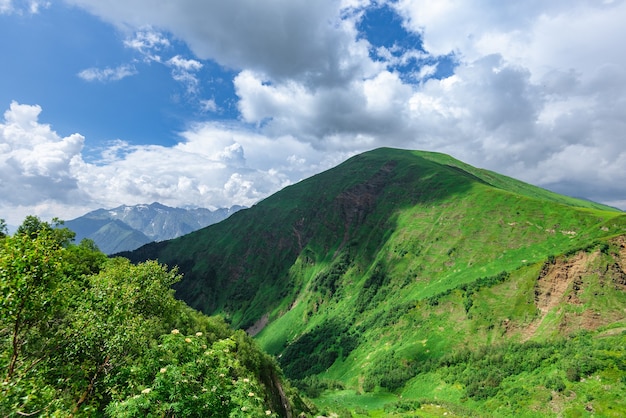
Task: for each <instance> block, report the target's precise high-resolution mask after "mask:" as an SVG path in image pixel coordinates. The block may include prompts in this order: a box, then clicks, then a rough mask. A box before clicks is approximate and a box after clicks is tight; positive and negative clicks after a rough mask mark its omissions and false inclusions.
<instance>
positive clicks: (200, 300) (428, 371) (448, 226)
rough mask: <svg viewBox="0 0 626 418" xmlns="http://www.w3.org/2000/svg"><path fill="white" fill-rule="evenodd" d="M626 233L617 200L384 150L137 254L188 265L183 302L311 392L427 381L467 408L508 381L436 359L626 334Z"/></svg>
mask: <svg viewBox="0 0 626 418" xmlns="http://www.w3.org/2000/svg"><path fill="white" fill-rule="evenodd" d="M625 236H626V214H624V213H623V212H621V211H618V210H616V209H614V208H610V207H607V206H604V205H600V204H597V203H593V202H589V201H585V200H579V199H574V198H570V197H566V196H562V195H558V194H555V193H552V192H549V191H547V190H544V189H541V188H538V187H535V186H531V185H528V184H525V183H523V182H520V181H517V180H515V179H512V178H509V177H506V176H502V175H499V174H497V173H493V172H490V171H486V170H482V169H477V168H474V167H472V166H469V165H467V164H464V163H462V162H460V161H458V160H455V159H454V158H452V157H450V156H447V155H444V154H438V153H428V152H420V151H404V150H397V149H389V148H383V149H377V150H374V151H371V152H367V153H364V154H361V155H358V156H355V157H353V158H351V159H349V160H347V161H346V162H344V163H343V164H341V165H339V166H337V167H335V168H333V169H331V170H328V171H326V172H323V173H321V174H318V175H316V176H313V177H311V178H309V179H306V180H304V181H302V182H300V183H298V184H295V185H292V186H289V187H287V188H285V189H283V190H281V191H280V192H278V193H276V194H274V195H272V196H270V197H268V198H267V199H265V200H263V201H261V202H259V203H258V204H256V205H255V206H253V207H252V208H249V209H246V210H241V211H239V212H237V213H235V214H233V215H232V216H231V217H230V218H228V219H227V220H225V221H223V222H221V223H219V224H216V225H212V226H209V227H207V228H204V229H201V230H199V231H196V232H193V233H191V234H188V235H185V236H182V237H179V238H177V239H174V240H170V241H164V242H160V243H153V244H149V245H146V246H144V247H142V248H140V249H138V250H136V251H134V252H132V253H128V254H127V256H129V258H131V259H132V260H135V261H140V260H145V259H158V260H159V261H161V262H164V263H166V264H168V265H170V266H174V265H177V266H179V268H180V271H181V272H182V273H183V274H184V279H183V280H182V282H180V283H179V284H178V285H177V287H176V290H177V292H176V295H177V297H179V298H182V299H183V300H185V301H186V302H188V303H189V304H190V305H192V306H194V307H196V308H198V309H200V310H202V311H204V312H207V313H221V314H223V315H224V316H226V317H227V318H228V319H229V321H230V322H231V323H232V325H233V326H235V327H241V328H245V329H247V330H248V332H249V333H250V334H252V335H256V336H257V340H258V341H259V342H260V343H261V345H262V346H263V347H264V348H265V349H266V350H268V351H269V352H270V353H272V354H276V355H278V356H279V358H280V363H281V365H282V367H283V369H284V371H285V373H286V374H287V376H288V377H291V378H292V379H296V380H297V381H299V382H301V383H302V385H303V386H305V387H309V388H311V387H313V386H315V385H316V384H313V383H312V382H318V383H319V382H327V381H329V380H331V381H338V382H340V383H341V385H344V386H345V387H347V388H349V389H351V390H354V391H356V392H357V393H363V392H370V391H372V390H374V389H375V388H381V389H384V390H389V391H394V393H396V394H398V393H400V394H403V395H406V396H407V397H413V398H415V396H416V395H415V391H416V390H418V388H421V389H420V390H423V391H424V393H423V395H422V396H424V397H428V396H431V398H429V399H433V398H435V397H437V396H439V395H438V394H437V393H436V392H433V390H432V388H433V387H441V388H444V389H443V390H445V391H447V392H446V393H447V395H446V396H449V398H448V399H456V401H457V403H458V400H459V399H460V398H463V397H465V398H467V397H469V398H471V399H472V400H473V401H476V402H479V401H480V402H483V401H485V399H488V400H489V399H492V397H495V398H493V399H497V396H499V395H498V394H501V393H502V394H503V393H504V392H501V391H505V390H507V389H506V388H507V387H506V386H502V385H503V384H504V383H503V378H504V377H503V376H502V375H497V376H491V375H489V376H483V377H481V378H478V377H477V378H476V379H478V380H477V381H476V382H474V381H473V380H472V381H469V380H468V381H465V380H462V376H461V374H460V375H459V376H458V377H455V376H456V375H454V376H452V375H444V374H441V373H442V372H440V370H443V369H439V368H437V365H441V364H444V363H445V364H447V366H445V367H452V365H455V364H463V365H464V366H463V367H470V366H468V365H466V363H465V362H468V361H470V359H474V358H475V357H471V356H470V354H466V353H471V352H474V351H475V350H483V351H476V352H477V353H482V354H483V355H486V354H485V353H488V352H487V351H484V350H486V349H487V347H503V346H506V344H519V346H520V347H529V346H528V343H527V342H529V341H534V342H535V343H537V344H544V343H545V344H547V342H550V344H552V342H553V341H556V340H559V339H562V338H566V337H568V336H572V335H574V334H575V333H576V332H579V331H580V330H587V331H590V332H591V331H593V332H595V331H596V330H600V329H605V330H606V329H611V328H612V327H613V328H615V329H616V330H620V329H623V328H624V326H625V324H626V314H624V306H626V273H625V271H626V250H625V246H626V238H625ZM620 324H621V325H620ZM620 326H621V327H622V328H620ZM608 335H615V334H608ZM608 335H604V337H606V338H609V337H608ZM606 338H605V339H604V340H602V341H603V343H607V341H609V340H608V339H606ZM610 338H618V337H610ZM620 338H621V337H620ZM559 341H561V340H559ZM567 341H575V340H567ZM576 341H578V340H576ZM559 344H561V343H559ZM563 344H565V347H569V348H567V349H571V350H572V352H576V350H578V351H579V352H580V350H579V349H578V348H576V349H574V348H573V346H569V345H567V344H574V343H573V342H570V343H565V342H564V343H563ZM581 344H582V343H581ZM586 344H587V343H586ZM481 347H482V348H481ZM506 347H508V346H506ZM516 347H517V346H516ZM532 347H534V346H532ZM542 347H543V346H542ZM547 347H552V345H549V346H547ZM586 347H590V348H588V349H589V350H592V349H593V347H595V345H593V344H592V343H589V344H587V346H586ZM497 349H500V348H497ZM562 349H563V350H565V348H562ZM464 350H465V351H464ZM467 350H469V351H467ZM494 350H496V348H494ZM503 350H504V349H503ZM506 350H508V348H506ZM547 350H548V349H547ZM521 352H524V351H523V350H522V351H520V353H521ZM498 353H499V354H498ZM494 355H495V356H496V357H497V358H498V359H500V360H501V361H503V360H502V359H503V358H505V357H504V354H503V353H500V352H497V353H496V354H494ZM521 355H522V354H520V356H521ZM524 355H525V354H524ZM529 355H530V354H529ZM615 355H616V356H626V352H624V350H622V351H619V352H618V353H617V354H615ZM449 356H452V357H449ZM468 356H470V357H468ZM498 356H499V357H498ZM476 358H479V357H476ZM620 358H621V357H620ZM500 360H499V361H500ZM490 361H491V360H490ZM519 361H520V362H522V363H524V362H527V361H530V360H528V359H525V358H521V357H520V360H519ZM554 361H555V362H556V360H554ZM442 362H443V363H442ZM555 362H553V363H549V362H548V363H546V364H545V365H544V364H543V363H541V362H538V363H530V364H533V365H535V366H533V367H535V369H533V370H535V371H536V370H539V369H540V368H541V367H548V366H550V367H552V368H554V367H557V366H558V367H561V365H560V364H561V363H558V362H556V363H555ZM468 364H469V363H468ZM493 364H499V363H497V362H496V363H493ZM568 364H569V363H568ZM620 364H621V363H620ZM624 364H626V362H625V363H624ZM441 367H443V366H441ZM459 367H461V366H459ZM480 367H482V366H480ZM562 367H563V370H562V371H561V372H559V373H562V375H563V376H565V369H566V368H567V367H569V366H567V365H566V364H565V363H563V365H562ZM607 367H608V366H607ZM446 370H448V369H446ZM459 370H460V369H459ZM524 370H526V369H524ZM529 370H530V369H529ZM559 370H560V369H559ZM459 373H460V372H459ZM494 373H496V372H495V371H494ZM511 373H513V374H514V373H522V371H521V369H520V370H518V369H514V370H513V369H512V371H511ZM537 373H538V372H537ZM551 373H556V372H551ZM624 375H625V376H626V372H625V373H624ZM450 376H452V377H450ZM481 376H482V375H481ZM616 376H617V375H616ZM561 378H562V377H561V374H559V375H558V379H561ZM311 379H313V380H311ZM420 379H421V380H420ZM429 379H430V380H429ZM446 379H451V380H446ZM454 379H457V380H458V379H460V380H459V381H458V382H456V383H455V380H454ZM481 379H482V380H481ZM528 379H530V377H529V378H528ZM555 379H556V377H555ZM563 379H564V377H563ZM616 379H617V380H616V382H617V383H616V385H618V386H619V387H624V384H623V383H619V382H621V381H620V380H619V376H618V377H616ZM431 380H432V382H430V381H431ZM531 380H532V379H531ZM624 381H626V379H625V380H624ZM428 382H430V383H428ZM459 382H460V383H459ZM558 382H559V385H558V387H559V388H561V385H560V383H561V381H560V380H559V381H558ZM571 382H572V383H571V385H572V387H574V386H575V385H576V384H578V383H577V382H578V381H576V380H575V379H573V378H572V380H571ZM542 384H543V386H542V387H543V388H544V389H545V390H546V391H547V393H549V392H550V390H551V389H549V388H548V389H546V388H547V386H546V385H547V383H546V384H544V383H542ZM550 384H552V383H550ZM568 384H569V383H568ZM455 385H456V386H455ZM459 385H460V386H459ZM620 385H621V386H620ZM344 386H342V387H344ZM563 387H565V384H564V386H563ZM485 388H487V389H488V390H487V389H485ZM520 393H521V392H520ZM502 396H504V395H502ZM520 396H521V395H520ZM607 396H608V395H607ZM515 399H517V398H515ZM524 399H525V398H524ZM579 401H580V402H582V401H581V400H580V399H579ZM494 402H495V400H494ZM520 402H521V401H520ZM524 402H526V401H524ZM528 402H531V401H530V400H529V401H528ZM532 402H535V401H532ZM577 402H578V401H577ZM481 405H482V404H476V405H475V406H476V408H477V409H478V410H482V409H481V408H482V406H481ZM537 405H538V406H537V408H545V402H541V401H537ZM581 405H582V404H581ZM581 405H578V406H579V407H581V408H582V407H584V406H585V405H582V406H581ZM504 407H506V408H509V409H508V410H509V412H510V413H511V414H513V415H515V411H514V409H515V408H514V406H512V403H511V402H509V404H508V406H506V405H504V406H503V408H504ZM624 407H625V408H626V406H624ZM555 408H557V407H556V406H555ZM511 411H512V412H511ZM457 412H458V411H457ZM461 415H462V414H461Z"/></svg>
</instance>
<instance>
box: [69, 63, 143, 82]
mask: <svg viewBox="0 0 626 418" xmlns="http://www.w3.org/2000/svg"><path fill="white" fill-rule="evenodd" d="M135 74H137V70H136V69H135V68H134V67H133V66H131V65H120V66H119V67H116V68H109V67H106V68H87V69H85V70H82V71H81V72H79V73H78V76H79V77H80V78H82V79H83V80H85V81H99V82H102V83H106V82H109V81H119V80H121V79H123V78H126V77H130V76H133V75H135Z"/></svg>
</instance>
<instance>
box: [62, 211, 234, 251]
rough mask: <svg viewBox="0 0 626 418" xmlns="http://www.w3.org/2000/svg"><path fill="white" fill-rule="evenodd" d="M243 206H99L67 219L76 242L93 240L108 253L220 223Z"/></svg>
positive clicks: (131, 248) (174, 236)
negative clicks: (214, 207) (186, 207)
mask: <svg viewBox="0 0 626 418" xmlns="http://www.w3.org/2000/svg"><path fill="white" fill-rule="evenodd" d="M242 208H243V207H241V206H233V207H231V208H228V209H227V208H222V209H217V210H214V211H212V210H209V209H204V208H194V209H183V208H172V207H168V206H165V205H162V204H160V203H152V204H150V205H135V206H126V205H123V206H119V207H117V208H114V209H97V210H95V211H92V212H89V213H87V214H85V215H83V216H81V217H79V218H76V219H72V220H70V221H66V222H65V226H66V227H67V228H69V229H71V230H72V231H74V232H76V242H80V240H82V239H83V238H90V239H92V240H94V242H95V243H96V245H98V248H100V250H102V251H103V252H104V253H106V254H113V253H116V252H120V251H129V250H134V249H135V248H138V247H140V246H142V245H144V244H147V243H149V242H152V241H163V240H166V239H171V238H176V237H179V236H181V235H185V234H188V233H190V232H192V231H195V230H198V229H200V228H203V227H205V226H208V225H211V224H214V223H217V222H220V221H222V220H224V219H226V218H227V217H228V216H230V215H232V214H233V213H235V212H236V211H238V210H240V209H242Z"/></svg>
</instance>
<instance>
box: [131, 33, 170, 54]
mask: <svg viewBox="0 0 626 418" xmlns="http://www.w3.org/2000/svg"><path fill="white" fill-rule="evenodd" d="M124 46H126V47H127V48H131V49H134V50H136V51H137V52H139V53H140V54H141V55H142V56H143V57H144V61H147V62H150V61H156V62H161V56H160V55H158V53H159V52H160V51H161V50H163V49H167V48H168V47H169V46H170V41H169V39H167V37H166V36H164V35H163V34H162V33H160V32H159V31H156V30H154V29H152V28H150V27H144V28H143V29H139V30H137V31H135V32H134V33H133V36H132V37H128V38H126V40H124Z"/></svg>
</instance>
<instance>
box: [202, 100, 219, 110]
mask: <svg viewBox="0 0 626 418" xmlns="http://www.w3.org/2000/svg"><path fill="white" fill-rule="evenodd" d="M200 108H201V110H202V112H217V111H218V110H219V108H218V106H217V103H215V100H213V99H205V100H200Z"/></svg>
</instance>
